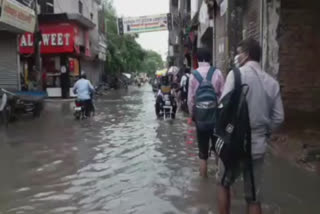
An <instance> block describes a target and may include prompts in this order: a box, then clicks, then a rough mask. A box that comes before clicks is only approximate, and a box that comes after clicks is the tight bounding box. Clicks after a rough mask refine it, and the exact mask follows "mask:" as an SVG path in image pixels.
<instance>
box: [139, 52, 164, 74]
mask: <svg viewBox="0 0 320 214" xmlns="http://www.w3.org/2000/svg"><path fill="white" fill-rule="evenodd" d="M163 68H164V62H163V61H162V58H161V55H160V54H158V53H157V52H155V51H152V50H149V51H146V56H145V60H144V61H143V63H142V65H141V72H143V73H147V74H149V75H153V74H154V73H155V72H156V71H157V70H161V69H163Z"/></svg>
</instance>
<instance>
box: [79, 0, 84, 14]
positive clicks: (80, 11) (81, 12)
mask: <svg viewBox="0 0 320 214" xmlns="http://www.w3.org/2000/svg"><path fill="white" fill-rule="evenodd" d="M79 13H80V14H83V3H82V2H81V1H79Z"/></svg>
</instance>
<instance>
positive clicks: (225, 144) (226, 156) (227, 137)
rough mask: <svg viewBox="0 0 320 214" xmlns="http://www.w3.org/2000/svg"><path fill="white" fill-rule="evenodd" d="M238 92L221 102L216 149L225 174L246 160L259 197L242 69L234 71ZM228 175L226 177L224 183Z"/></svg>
mask: <svg viewBox="0 0 320 214" xmlns="http://www.w3.org/2000/svg"><path fill="white" fill-rule="evenodd" d="M233 74H234V77H235V78H234V79H235V85H234V89H233V90H232V91H231V92H229V93H228V94H227V95H225V96H224V97H223V98H222V100H221V101H220V103H219V110H218V111H219V116H218V119H217V123H216V129H215V136H216V141H215V142H214V143H213V150H214V151H215V153H216V154H217V155H218V156H219V158H220V160H221V161H222V162H223V164H224V166H225V169H226V170H225V172H227V171H228V169H233V168H235V167H237V166H238V164H239V163H240V161H245V163H246V164H249V167H250V174H251V175H250V177H251V182H252V184H253V185H252V193H253V196H254V198H255V189H254V188H255V187H254V179H253V169H252V156H251V128H250V118H249V110H248V104H247V100H246V95H247V93H248V91H249V87H248V85H246V84H242V82H241V73H240V70H239V69H238V68H235V69H233ZM225 178H226V174H225V175H223V177H222V181H221V182H222V184H224V182H225Z"/></svg>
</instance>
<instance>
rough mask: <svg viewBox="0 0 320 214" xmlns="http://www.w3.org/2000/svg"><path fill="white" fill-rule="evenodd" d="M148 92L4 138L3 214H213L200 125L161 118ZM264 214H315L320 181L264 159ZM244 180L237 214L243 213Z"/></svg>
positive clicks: (114, 95) (52, 117) (55, 107)
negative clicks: (200, 152) (201, 163)
mask: <svg viewBox="0 0 320 214" xmlns="http://www.w3.org/2000/svg"><path fill="white" fill-rule="evenodd" d="M154 101H155V99H154V95H153V93H152V90H151V87H149V86H144V87H142V88H140V89H137V88H131V89H130V90H129V91H117V92H115V91H112V92H110V93H109V95H106V96H104V97H102V98H99V99H98V100H97V101H96V105H97V112H96V115H95V116H94V117H93V118H91V119H89V120H84V121H75V120H74V119H73V116H72V106H73V103H72V102H61V101H49V102H47V103H46V109H45V111H44V114H43V115H42V116H41V118H40V119H36V120H33V119H30V118H25V119H23V120H20V121H18V122H16V123H14V124H11V126H10V127H9V129H8V130H5V129H4V128H2V130H1V131H0V139H1V143H0V159H1V160H0V172H1V174H0V190H1V191H0V213H1V214H2V213H9V214H11V213H12V214H13V213H15V214H22V213H28V214H29V213H31V214H38V213H39V214H51V213H52V214H56V213H63V214H69V213H70V214H73V213H83V214H100V213H101V214H102V213H112V214H118V213H119V214H126V213H128V214H129V213H130V214H133V213H138V214H144V213H146V214H150V213H155V214H157V213H163V214H173V213H177V214H178V213H187V214H189V213H190V214H217V204H216V181H215V173H216V168H215V164H214V161H213V160H212V161H211V162H210V173H209V175H210V177H209V179H202V178H200V177H199V176H198V174H199V172H198V162H197V147H196V142H195V134H194V127H192V126H189V125H187V119H186V118H185V117H184V116H183V115H182V114H178V116H177V119H176V120H175V121H159V120H156V117H155V113H154ZM266 159H267V160H266V170H265V176H264V203H263V209H264V213H269V214H302V213H306V214H319V213H320V203H319V202H320V199H319V193H320V177H319V176H317V175H315V174H312V173H309V172H306V171H303V170H302V169H299V168H296V167H295V166H293V165H290V164H289V163H287V162H285V161H283V160H280V159H276V158H274V157H272V156H271V155H270V154H268V155H267V158H266ZM241 187H242V186H241V183H240V182H239V183H238V184H237V185H236V186H235V187H234V189H233V196H234V199H233V201H232V204H233V207H232V209H233V213H234V214H238V213H239V214H240V213H245V204H244V200H243V195H242V188H241Z"/></svg>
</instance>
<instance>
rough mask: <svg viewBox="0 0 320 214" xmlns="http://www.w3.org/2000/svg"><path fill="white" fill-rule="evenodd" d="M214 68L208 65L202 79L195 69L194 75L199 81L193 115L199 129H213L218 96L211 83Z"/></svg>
mask: <svg viewBox="0 0 320 214" xmlns="http://www.w3.org/2000/svg"><path fill="white" fill-rule="evenodd" d="M214 72H215V69H214V68H213V67H210V70H209V71H208V74H207V77H206V79H203V78H202V76H201V75H200V73H199V72H198V71H197V70H196V71H194V72H193V75H194V77H195V78H196V79H197V80H198V82H199V87H198V89H197V91H196V95H195V108H194V117H195V123H196V125H197V129H199V130H201V131H213V129H214V127H215V123H216V116H217V107H218V97H217V94H216V92H215V89H214V87H213V85H212V83H211V80H212V77H213V74H214Z"/></svg>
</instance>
